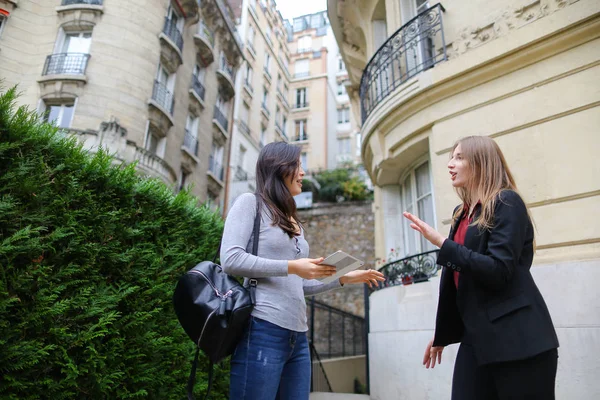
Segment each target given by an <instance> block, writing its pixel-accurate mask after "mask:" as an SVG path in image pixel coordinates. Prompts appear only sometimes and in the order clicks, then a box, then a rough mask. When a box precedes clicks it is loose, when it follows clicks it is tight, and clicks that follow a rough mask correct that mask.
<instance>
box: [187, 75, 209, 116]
mask: <svg viewBox="0 0 600 400" xmlns="http://www.w3.org/2000/svg"><path fill="white" fill-rule="evenodd" d="M205 92H206V89H205V88H204V85H203V84H202V82H200V79H198V77H197V76H196V75H193V74H192V87H191V89H190V97H192V98H193V99H194V100H195V101H196V103H197V104H198V106H200V108H201V109H203V108H204V95H205Z"/></svg>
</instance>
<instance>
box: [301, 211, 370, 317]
mask: <svg viewBox="0 0 600 400" xmlns="http://www.w3.org/2000/svg"><path fill="white" fill-rule="evenodd" d="M371 204H372V203H371V202H347V203H337V204H336V203H333V204H330V203H315V204H313V208H312V209H310V210H301V211H300V213H299V214H300V219H301V221H302V222H303V224H304V227H305V229H306V239H307V241H308V244H309V245H310V256H311V257H320V256H323V257H326V256H327V255H329V254H331V253H333V252H335V251H337V250H344V251H345V252H347V253H349V254H352V255H353V256H355V257H357V258H359V259H361V260H363V261H364V262H365V267H364V268H367V269H368V268H373V267H374V263H375V261H374V260H375V245H374V230H375V225H374V216H373V212H372V208H371ZM363 290H364V289H363V285H351V286H347V287H344V288H342V289H339V290H335V291H331V292H328V293H323V294H320V295H318V296H315V299H316V300H319V301H321V302H323V303H327V304H328V305H330V306H333V307H336V308H340V309H342V310H344V311H346V312H349V313H352V314H355V315H359V316H361V317H364V295H363Z"/></svg>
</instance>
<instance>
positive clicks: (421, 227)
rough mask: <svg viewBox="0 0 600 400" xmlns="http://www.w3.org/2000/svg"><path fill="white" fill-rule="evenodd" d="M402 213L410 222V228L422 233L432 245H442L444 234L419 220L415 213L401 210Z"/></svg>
mask: <svg viewBox="0 0 600 400" xmlns="http://www.w3.org/2000/svg"><path fill="white" fill-rule="evenodd" d="M402 215H404V217H405V218H406V219H408V220H409V221H410V222H411V224H410V227H411V228H413V229H414V230H415V231H417V232H419V233H420V234H421V235H423V237H424V238H425V239H427V240H429V241H430V242H431V243H432V244H433V245H435V246H437V247H442V244H444V240H446V238H445V237H444V235H442V234H441V233H439V232H438V231H436V230H435V229H433V228H432V227H431V226H429V225H428V224H427V223H425V222H423V221H421V220H420V219H419V217H417V216H416V215H413V214H411V213H408V212H406V211H405V212H403V213H402Z"/></svg>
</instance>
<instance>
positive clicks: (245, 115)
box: [240, 102, 250, 125]
mask: <svg viewBox="0 0 600 400" xmlns="http://www.w3.org/2000/svg"><path fill="white" fill-rule="evenodd" d="M249 118H250V108H249V107H248V104H246V103H245V102H242V109H241V110H240V121H242V122H243V123H245V124H246V125H247V124H248V120H249Z"/></svg>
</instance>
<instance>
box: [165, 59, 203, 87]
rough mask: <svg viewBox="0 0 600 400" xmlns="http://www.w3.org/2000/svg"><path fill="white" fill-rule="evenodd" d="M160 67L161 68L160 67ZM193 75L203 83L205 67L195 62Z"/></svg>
mask: <svg viewBox="0 0 600 400" xmlns="http://www.w3.org/2000/svg"><path fill="white" fill-rule="evenodd" d="M160 68H162V67H160ZM163 70H164V68H163ZM165 73H166V71H165ZM167 76H168V74H167ZM194 76H195V77H196V79H197V80H198V82H200V83H204V77H205V76H206V69H205V68H203V67H201V66H199V65H198V64H196V65H195V66H194Z"/></svg>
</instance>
